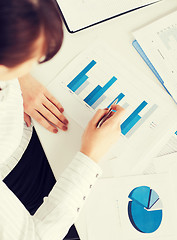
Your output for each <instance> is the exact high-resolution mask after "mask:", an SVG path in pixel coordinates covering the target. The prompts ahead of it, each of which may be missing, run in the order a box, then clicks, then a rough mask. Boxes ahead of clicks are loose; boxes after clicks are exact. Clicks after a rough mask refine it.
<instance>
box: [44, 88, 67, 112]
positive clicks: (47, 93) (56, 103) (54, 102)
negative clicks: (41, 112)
mask: <svg viewBox="0 0 177 240" xmlns="http://www.w3.org/2000/svg"><path fill="white" fill-rule="evenodd" d="M44 95H45V97H46V98H47V99H48V100H49V101H50V102H51V103H53V104H54V105H55V106H56V108H58V110H59V111H60V112H61V113H62V112H64V108H63V106H62V105H61V104H60V103H59V102H58V101H57V99H56V98H55V97H54V96H53V95H52V94H51V93H50V92H49V91H46V92H45V94H44Z"/></svg>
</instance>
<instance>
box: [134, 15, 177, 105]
mask: <svg viewBox="0 0 177 240" xmlns="http://www.w3.org/2000/svg"><path fill="white" fill-rule="evenodd" d="M134 36H135V38H136V40H137V41H138V43H139V44H140V46H141V47H142V49H143V51H144V52H145V54H146V55H147V57H148V58H149V60H150V61H151V63H152V64H153V65H154V67H155V68H156V70H157V72H158V73H159V75H160V76H161V78H162V80H163V81H164V85H165V87H166V88H167V89H168V91H169V92H170V93H171V95H172V96H173V98H174V99H175V101H177V11H175V12H173V13H171V14H169V15H167V16H165V17H163V18H161V19H159V20H157V21H155V22H153V23H151V24H149V25H147V26H145V27H143V28H141V29H139V30H137V31H136V32H134Z"/></svg>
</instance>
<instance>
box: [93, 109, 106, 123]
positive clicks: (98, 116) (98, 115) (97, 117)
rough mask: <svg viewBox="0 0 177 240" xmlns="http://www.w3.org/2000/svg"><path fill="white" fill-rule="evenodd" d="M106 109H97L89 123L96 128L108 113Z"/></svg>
mask: <svg viewBox="0 0 177 240" xmlns="http://www.w3.org/2000/svg"><path fill="white" fill-rule="evenodd" d="M108 111H109V110H108V109H99V110H97V112H96V113H95V115H94V116H93V118H92V119H91V122H92V123H93V124H94V125H95V126H96V125H97V123H98V122H99V121H100V120H101V119H102V118H103V117H104V116H105V114H106V113H108Z"/></svg>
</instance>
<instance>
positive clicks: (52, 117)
mask: <svg viewBox="0 0 177 240" xmlns="http://www.w3.org/2000/svg"><path fill="white" fill-rule="evenodd" d="M39 112H40V114H42V116H44V117H45V119H46V120H48V121H49V122H51V123H52V124H54V125H55V126H57V127H58V128H60V129H61V130H63V131H66V130H67V129H68V128H67V126H66V125H67V124H64V123H63V122H61V121H60V120H59V119H58V118H57V117H56V116H55V115H54V114H53V113H52V112H51V111H50V110H49V109H47V108H46V107H45V106H43V105H42V106H40V109H39ZM58 115H59V114H58ZM60 118H62V119H65V118H64V116H63V115H62V114H61V113H60ZM64 121H65V122H66V121H67V120H66V119H65V120H64ZM67 123H68V121H67Z"/></svg>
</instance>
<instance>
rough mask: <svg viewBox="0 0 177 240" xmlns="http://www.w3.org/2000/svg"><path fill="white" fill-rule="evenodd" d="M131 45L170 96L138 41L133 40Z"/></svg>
mask: <svg viewBox="0 0 177 240" xmlns="http://www.w3.org/2000/svg"><path fill="white" fill-rule="evenodd" d="M132 45H133V47H134V48H135V49H136V51H137V52H138V53H139V55H140V56H141V57H142V59H143V60H144V61H145V63H146V64H147V65H148V67H149V68H150V69H151V71H152V72H153V73H154V75H155V76H156V78H157V79H158V80H159V82H160V83H161V84H162V86H163V87H164V88H165V90H166V91H167V93H168V94H169V95H170V96H171V97H172V95H171V94H170V93H169V91H168V90H167V88H166V87H165V84H164V81H163V79H162V78H161V76H160V75H159V73H158V72H157V70H156V69H155V67H154V66H153V64H152V63H151V61H150V60H149V58H148V57H147V55H146V54H145V52H144V51H143V49H142V48H141V46H140V45H139V43H138V41H137V40H134V41H133V42H132ZM172 98H173V97H172Z"/></svg>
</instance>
